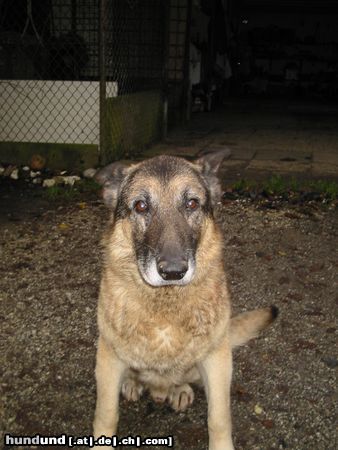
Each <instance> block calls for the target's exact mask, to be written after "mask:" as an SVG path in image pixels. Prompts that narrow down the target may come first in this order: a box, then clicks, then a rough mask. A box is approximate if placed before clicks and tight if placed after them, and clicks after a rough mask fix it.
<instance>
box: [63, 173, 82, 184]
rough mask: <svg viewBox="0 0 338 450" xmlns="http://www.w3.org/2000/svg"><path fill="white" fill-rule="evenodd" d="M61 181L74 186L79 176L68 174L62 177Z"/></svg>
mask: <svg viewBox="0 0 338 450" xmlns="http://www.w3.org/2000/svg"><path fill="white" fill-rule="evenodd" d="M62 178H63V182H64V184H65V185H66V186H74V184H75V183H76V182H77V181H80V180H81V178H80V177H78V176H77V175H69V176H68V177H62Z"/></svg>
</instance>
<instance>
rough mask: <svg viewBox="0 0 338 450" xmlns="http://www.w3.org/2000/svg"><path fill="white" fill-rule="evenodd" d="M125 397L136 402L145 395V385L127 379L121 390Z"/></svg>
mask: <svg viewBox="0 0 338 450" xmlns="http://www.w3.org/2000/svg"><path fill="white" fill-rule="evenodd" d="M121 392H122V395H123V397H124V398H125V399H126V400H128V401H132V402H136V401H137V400H139V399H140V397H141V395H142V394H143V385H142V384H141V383H138V382H137V381H135V380H134V379H133V378H126V379H125V380H124V382H123V384H122V389H121Z"/></svg>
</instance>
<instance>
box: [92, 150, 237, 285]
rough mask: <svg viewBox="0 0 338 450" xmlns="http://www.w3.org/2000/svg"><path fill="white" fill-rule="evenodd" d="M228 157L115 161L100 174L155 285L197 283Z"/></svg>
mask: <svg viewBox="0 0 338 450" xmlns="http://www.w3.org/2000/svg"><path fill="white" fill-rule="evenodd" d="M228 154H229V152H228V151H224V150H222V151H221V152H217V153H213V154H206V155H204V156H201V157H200V158H199V159H198V160H197V161H196V162H195V163H190V162H188V161H186V160H184V159H182V158H177V157H173V156H158V157H155V158H152V159H149V160H146V161H144V162H142V163H139V164H137V165H134V166H130V167H126V166H123V165H121V164H120V163H114V164H111V165H110V166H108V167H106V168H105V169H102V170H101V171H100V172H99V173H98V174H97V176H96V179H97V180H98V181H99V182H101V184H103V196H104V199H105V201H106V203H107V204H108V205H109V206H110V208H112V210H113V211H114V220H115V221H118V220H128V221H130V223H131V226H132V234H133V245H134V249H135V255H136V260H137V264H138V268H139V271H140V273H141V275H142V277H143V279H144V280H145V281H146V282H147V283H148V284H150V285H151V286H156V287H157V286H164V285H172V284H176V285H185V284H188V283H189V282H191V281H192V279H193V277H194V272H195V252H196V247H197V244H198V241H199V238H200V233H201V229H202V225H203V221H204V220H205V218H206V217H207V216H211V215H212V214H213V206H214V205H215V203H216V202H217V201H218V200H219V197H220V186H219V182H218V180H217V177H216V174H217V171H218V168H219V165H220V164H221V162H222V161H223V159H224V158H225V157H226V156H228Z"/></svg>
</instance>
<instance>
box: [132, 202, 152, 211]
mask: <svg viewBox="0 0 338 450" xmlns="http://www.w3.org/2000/svg"><path fill="white" fill-rule="evenodd" d="M134 209H135V211H136V212H137V213H138V214H142V213H145V212H147V211H148V209H149V208H148V205H147V203H146V202H144V201H143V200H138V201H137V202H136V203H135V204H134Z"/></svg>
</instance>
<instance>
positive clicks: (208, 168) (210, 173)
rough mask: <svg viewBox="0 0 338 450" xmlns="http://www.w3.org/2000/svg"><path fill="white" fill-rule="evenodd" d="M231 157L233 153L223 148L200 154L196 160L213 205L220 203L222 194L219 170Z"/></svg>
mask: <svg viewBox="0 0 338 450" xmlns="http://www.w3.org/2000/svg"><path fill="white" fill-rule="evenodd" d="M230 155H231V151H230V150H229V149H228V148H222V149H219V150H210V151H203V152H199V153H198V155H197V156H198V158H197V159H196V160H195V164H197V165H198V166H199V168H200V170H201V173H202V175H203V176H204V178H205V180H206V181H207V183H208V186H209V189H210V193H211V201H212V204H213V205H216V203H217V202H219V200H220V198H221V194H222V187H221V183H220V181H219V179H218V177H217V174H218V171H219V168H220V166H221V164H222V162H223V161H224V160H225V159H227V158H229V157H230Z"/></svg>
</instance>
